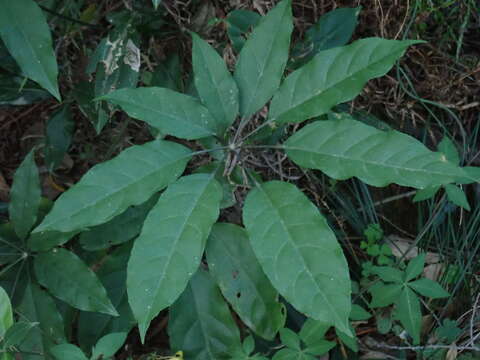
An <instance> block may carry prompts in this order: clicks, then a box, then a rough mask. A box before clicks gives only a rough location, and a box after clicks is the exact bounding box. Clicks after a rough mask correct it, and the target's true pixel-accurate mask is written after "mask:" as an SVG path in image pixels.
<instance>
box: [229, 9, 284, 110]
mask: <svg viewBox="0 0 480 360" xmlns="http://www.w3.org/2000/svg"><path fill="white" fill-rule="evenodd" d="M292 29H293V24H292V8H291V2H290V0H283V1H281V2H280V3H279V4H278V5H277V6H276V7H275V8H273V9H272V10H270V12H269V13H268V14H267V15H266V16H265V17H263V18H262V19H261V20H260V23H259V24H258V25H257V26H256V27H255V29H254V30H253V32H252V34H251V35H250V36H249V38H248V40H247V41H246V42H245V45H244V46H243V48H242V51H241V52H240V55H239V58H238V61H237V65H236V69H235V74H234V76H235V80H236V82H237V85H238V89H239V91H240V113H241V115H242V116H243V117H245V118H247V117H249V116H251V115H252V114H253V113H255V112H256V111H257V110H259V109H260V108H261V107H262V106H263V105H265V103H266V102H267V101H268V100H269V99H270V97H271V96H272V95H273V93H274V92H275V91H276V90H277V88H278V86H279V85H280V80H281V78H282V75H283V71H284V69H285V65H286V63H287V59H288V50H289V46H290V35H291V33H292Z"/></svg>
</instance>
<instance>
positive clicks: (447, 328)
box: [436, 319, 463, 344]
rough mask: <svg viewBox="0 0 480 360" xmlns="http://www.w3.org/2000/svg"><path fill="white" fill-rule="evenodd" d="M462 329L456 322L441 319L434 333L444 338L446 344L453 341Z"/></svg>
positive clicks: (441, 338)
mask: <svg viewBox="0 0 480 360" xmlns="http://www.w3.org/2000/svg"><path fill="white" fill-rule="evenodd" d="M462 333H463V331H462V329H460V328H459V327H458V326H457V322H456V321H454V320H450V319H445V320H443V323H442V326H440V327H439V328H438V329H437V331H436V335H437V337H438V338H439V339H440V340H446V341H447V342H448V344H451V343H453V342H454V341H455V340H456V339H457V338H458V337H459V336H460V335H461V334H462Z"/></svg>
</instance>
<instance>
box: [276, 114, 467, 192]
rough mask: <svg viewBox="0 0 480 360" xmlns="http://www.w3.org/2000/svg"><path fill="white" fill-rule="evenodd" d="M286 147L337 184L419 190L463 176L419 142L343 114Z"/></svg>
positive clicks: (315, 126)
mask: <svg viewBox="0 0 480 360" xmlns="http://www.w3.org/2000/svg"><path fill="white" fill-rule="evenodd" d="M285 149H286V151H287V154H288V156H289V157H290V158H291V159H292V160H293V161H294V162H295V163H297V164H298V165H300V166H303V167H305V168H309V169H318V170H321V171H323V172H325V173H326V174H327V175H328V176H330V177H332V178H334V179H337V180H345V179H348V178H350V177H353V176H356V177H357V178H359V179H360V180H362V181H363V182H365V183H367V184H369V185H373V186H386V185H388V184H390V183H396V184H399V185H403V186H410V187H414V188H417V189H423V188H426V187H429V186H436V185H443V184H448V183H451V182H455V181H457V180H458V179H461V178H462V177H464V176H465V172H464V171H463V169H462V168H460V167H458V166H457V165H455V164H453V163H451V162H449V161H448V160H447V159H446V158H445V155H443V154H441V153H436V152H431V151H430V150H428V149H427V148H426V147H425V146H424V145H423V144H422V143H421V142H419V141H418V140H416V139H414V138H412V137H410V136H408V135H406V134H403V133H400V132H397V131H381V130H378V129H376V128H374V127H371V126H368V125H365V124H363V123H361V122H359V121H356V120H354V119H353V118H351V117H350V116H347V115H345V116H343V117H342V118H341V119H338V120H327V121H316V122H314V123H312V124H309V125H307V126H305V127H304V128H302V129H301V130H300V131H298V132H296V133H295V134H294V135H293V136H291V137H290V138H289V139H288V140H287V141H286V142H285Z"/></svg>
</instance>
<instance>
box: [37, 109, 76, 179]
mask: <svg viewBox="0 0 480 360" xmlns="http://www.w3.org/2000/svg"><path fill="white" fill-rule="evenodd" d="M73 130H74V123H73V120H72V112H71V110H70V106H69V105H64V106H62V108H61V109H60V110H59V111H57V112H56V113H55V114H53V115H52V117H51V118H50V119H49V120H48V122H47V126H46V130H45V133H46V134H45V135H46V137H45V148H44V152H45V163H46V165H47V168H48V170H49V171H50V172H52V171H53V170H55V169H56V168H57V167H58V166H59V165H61V163H62V161H63V158H64V156H65V154H66V153H67V150H68V148H69V147H70V143H71V141H72V136H73Z"/></svg>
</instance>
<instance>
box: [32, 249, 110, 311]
mask: <svg viewBox="0 0 480 360" xmlns="http://www.w3.org/2000/svg"><path fill="white" fill-rule="evenodd" d="M34 267H35V274H36V276H37V279H38V282H39V283H40V284H41V285H42V286H45V287H46V288H47V289H48V290H49V291H50V292H51V293H52V295H54V296H55V297H57V298H59V299H60V300H63V301H65V302H66V303H67V304H69V305H71V306H73V307H74V308H76V309H80V310H84V311H98V312H101V313H104V314H109V315H113V316H118V313H117V311H116V310H115V308H114V307H113V305H112V303H111V302H110V300H109V299H108V296H107V292H106V291H105V288H104V287H103V286H102V284H101V283H100V281H99V280H98V278H97V276H96V275H95V273H94V272H93V271H92V270H91V269H89V268H88V267H87V266H86V265H85V264H84V263H83V262H82V260H80V258H78V257H77V256H76V255H74V254H73V253H71V252H70V251H67V250H65V249H62V248H55V249H53V250H52V251H49V252H45V253H39V254H37V256H36V257H35V262H34Z"/></svg>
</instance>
